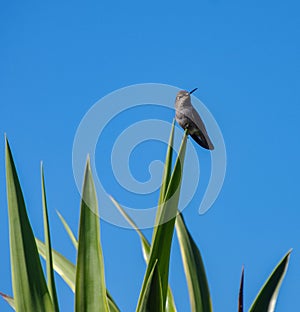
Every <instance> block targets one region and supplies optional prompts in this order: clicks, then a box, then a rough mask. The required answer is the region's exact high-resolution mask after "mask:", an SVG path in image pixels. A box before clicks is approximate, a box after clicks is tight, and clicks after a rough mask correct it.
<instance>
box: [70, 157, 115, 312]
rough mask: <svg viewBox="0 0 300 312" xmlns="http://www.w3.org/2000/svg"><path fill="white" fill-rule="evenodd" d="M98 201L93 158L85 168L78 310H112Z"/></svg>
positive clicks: (76, 292)
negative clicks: (107, 287)
mask: <svg viewBox="0 0 300 312" xmlns="http://www.w3.org/2000/svg"><path fill="white" fill-rule="evenodd" d="M98 215H99V214H98V203H97V196H96V190H95V185H94V181H93V177H92V172H91V166H90V161H89V159H88V160H87V165H86V169H85V177H84V182H83V191H82V200H81V208H80V225H79V239H78V252H77V264H76V283H75V284H76V288H75V309H76V311H78V312H84V311H88V312H95V311H99V312H102V311H107V312H108V311H109V308H108V302H107V297H106V286H105V277H104V263H103V255H102V249H101V244H100V224H99V218H98Z"/></svg>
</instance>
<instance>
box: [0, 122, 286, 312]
mask: <svg viewBox="0 0 300 312" xmlns="http://www.w3.org/2000/svg"><path fill="white" fill-rule="evenodd" d="M173 136H174V124H173V127H172V131H171V135H170V140H169V147H168V150H167V155H166V162H165V169H164V174H163V181H162V186H161V190H160V197H159V203H158V209H157V216H156V227H154V230H153V236H152V242H151V244H150V243H149V242H148V241H147V239H146V237H145V236H144V235H143V233H142V232H141V231H140V230H139V229H138V227H137V226H136V224H135V223H134V221H133V220H132V219H131V218H130V216H129V215H128V214H126V212H125V210H124V209H123V208H122V207H121V206H120V205H119V204H118V203H117V201H116V200H115V199H114V198H111V200H112V201H113V203H114V204H115V206H116V207H117V208H118V209H119V211H120V213H121V214H122V215H123V216H124V218H125V219H126V220H127V221H128V222H129V223H130V224H131V226H132V227H133V228H134V229H135V230H136V232H137V234H138V235H139V237H140V240H141V246H142V251H143V255H144V259H145V262H146V264H147V267H146V272H145V276H144V280H143V284H142V287H141V291H140V295H139V300H138V303H137V308H136V311H138V312H140V311H150V312H151V311H153V312H154V311H155V312H159V311H170V312H172V311H176V306H175V301H174V298H173V295H172V291H171V288H170V286H169V284H168V280H169V278H168V277H169V261H170V252H171V242H172V237H173V232H174V230H175V229H176V233H177V237H178V241H179V245H180V251H181V256H182V261H183V267H184V271H185V275H186V280H187V286H188V291H189V299H190V307H191V311H197V312H198V311H199V312H211V311H212V301H211V297H210V293H209V287H208V282H207V278H206V273H205V269H204V265H203V261H202V258H201V254H200V251H199V249H198V247H197V245H196V243H195V242H194V240H193V238H192V236H191V234H190V233H189V231H188V229H187V227H186V224H185V222H184V219H183V216H182V214H181V213H179V212H178V201H179V195H180V186H181V180H182V179H181V177H182V170H183V164H184V156H185V148H186V139H187V133H185V134H184V137H183V140H182V144H181V147H180V151H179V153H178V156H177V159H176V161H175V165H174V168H173V169H172V157H173V148H172V146H173ZM5 157H6V182H7V199H8V211H9V226H10V253H11V270H12V285H13V294H14V297H10V296H8V295H5V294H2V293H1V295H2V297H3V298H4V299H5V300H6V301H7V302H8V303H9V304H10V305H11V307H12V308H13V309H14V310H16V311H22V312H23V311H25V312H26V311H46V312H48V311H51V312H52V311H55V312H57V311H59V305H58V299H57V294H56V287H55V280H54V271H56V272H57V273H58V274H59V275H60V276H61V277H62V278H63V280H64V281H65V282H66V283H67V285H68V286H69V287H70V288H71V289H72V291H73V292H74V294H75V311H80V312H82V311H88V312H94V311H107V312H108V311H111V312H117V311H120V310H119V308H118V306H117V304H116V302H115V301H114V300H113V298H112V296H111V295H110V294H109V292H108V290H107V288H106V284H105V275H104V262H103V255H102V248H101V241H100V222H99V217H98V203H97V197H96V191H95V186H94V181H93V177H92V172H91V168H90V163H89V159H88V160H87V164H86V170H85V177H84V183H83V190H82V199H81V207H80V222H79V235H78V241H77V239H76V238H75V235H74V234H73V232H72V231H71V229H70V227H69V226H68V224H67V223H66V221H65V220H64V219H63V217H62V216H61V215H60V214H59V217H60V219H61V221H62V223H63V225H64V227H65V228H66V230H67V233H68V234H69V236H70V238H71V240H72V243H73V244H74V246H75V248H76V249H77V261H76V265H74V264H73V263H72V262H70V261H69V260H68V259H67V258H65V257H64V256H63V255H61V254H60V253H58V252H57V251H55V250H54V249H52V247H51V239H50V231H49V220H48V212H47V200H46V192H45V182H44V172H43V167H42V166H41V184H42V203H43V212H44V235H45V242H42V241H40V240H39V239H37V238H35V237H34V234H33V231H32V228H31V226H30V223H29V219H28V216H27V213H26V207H25V203H24V199H23V194H22V190H21V187H20V183H19V179H18V176H17V171H16V168H15V165H14V161H13V158H12V153H11V150H10V147H9V144H8V142H7V140H6V155H5ZM40 255H41V256H42V257H43V258H44V259H45V260H46V272H47V281H46V278H45V276H44V272H43V269H42V265H41V262H40ZM289 255H290V252H288V253H287V254H286V255H285V256H284V258H283V259H282V260H281V261H280V262H279V264H278V265H277V267H276V268H275V269H274V271H273V272H272V273H271V275H270V277H269V278H268V280H267V281H266V283H265V284H264V286H263V287H262V289H261V290H260V292H259V293H258V295H257V297H256V299H255V300H254V302H253V304H252V306H251V307H250V310H249V311H250V312H254V311H255V312H258V311H260V312H263V311H268V312H272V311H274V309H275V303H276V299H277V295H278V291H279V288H280V285H281V282H282V279H283V277H284V275H285V273H286V269H287V265H288V261H289ZM243 280H244V275H243V274H242V279H241V286H240V294H239V303H238V311H240V312H242V311H243Z"/></svg>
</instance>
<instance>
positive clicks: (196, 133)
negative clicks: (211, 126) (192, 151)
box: [175, 89, 214, 150]
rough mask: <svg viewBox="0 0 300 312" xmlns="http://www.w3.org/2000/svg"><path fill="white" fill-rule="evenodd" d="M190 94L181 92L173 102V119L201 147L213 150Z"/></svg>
mask: <svg viewBox="0 0 300 312" xmlns="http://www.w3.org/2000/svg"><path fill="white" fill-rule="evenodd" d="M195 90H197V89H194V90H193V91H191V92H188V91H185V90H182V91H179V92H178V93H177V96H176V100H175V110H176V115H175V119H176V121H177V122H178V124H179V125H180V126H181V127H182V128H183V129H188V132H189V135H190V136H191V137H192V138H193V139H194V140H195V141H196V142H197V143H198V144H199V145H200V146H202V147H204V148H206V149H209V150H213V149H214V146H213V144H212V142H211V140H210V138H209V136H208V134H207V131H206V129H205V126H204V123H203V121H202V119H201V118H200V116H199V114H198V112H197V111H196V110H195V108H194V107H193V105H192V103H191V93H193V92H194V91H195Z"/></svg>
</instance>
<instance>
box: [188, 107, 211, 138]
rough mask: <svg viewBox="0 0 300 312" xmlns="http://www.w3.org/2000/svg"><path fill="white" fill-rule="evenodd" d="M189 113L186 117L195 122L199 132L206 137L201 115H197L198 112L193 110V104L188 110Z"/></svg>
mask: <svg viewBox="0 0 300 312" xmlns="http://www.w3.org/2000/svg"><path fill="white" fill-rule="evenodd" d="M189 115H190V116H188V118H189V119H190V120H191V121H192V122H193V123H194V124H195V126H196V127H197V128H198V129H199V130H200V132H202V133H203V134H204V136H207V137H208V135H207V131H206V128H205V125H204V123H203V121H202V119H201V117H200V116H199V114H198V112H197V111H196V110H195V108H194V107H193V106H192V109H191V110H190V111H189Z"/></svg>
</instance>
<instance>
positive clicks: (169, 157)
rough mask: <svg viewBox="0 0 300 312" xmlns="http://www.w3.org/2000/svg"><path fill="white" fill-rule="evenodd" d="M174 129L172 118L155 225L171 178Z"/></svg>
mask: <svg viewBox="0 0 300 312" xmlns="http://www.w3.org/2000/svg"><path fill="white" fill-rule="evenodd" d="M174 129H175V120H173V123H172V128H171V133H170V138H169V142H168V149H167V153H166V160H165V167H164V172H163V176H162V184H161V188H160V193H159V200H158V207H157V212H156V220H155V225H158V222H159V218H160V215H161V209H162V204H163V202H164V198H165V196H166V192H167V190H168V186H169V182H170V178H171V172H172V158H173V142H174ZM156 229H157V226H155V227H154V231H153V235H152V239H154V237H155V233H156Z"/></svg>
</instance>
